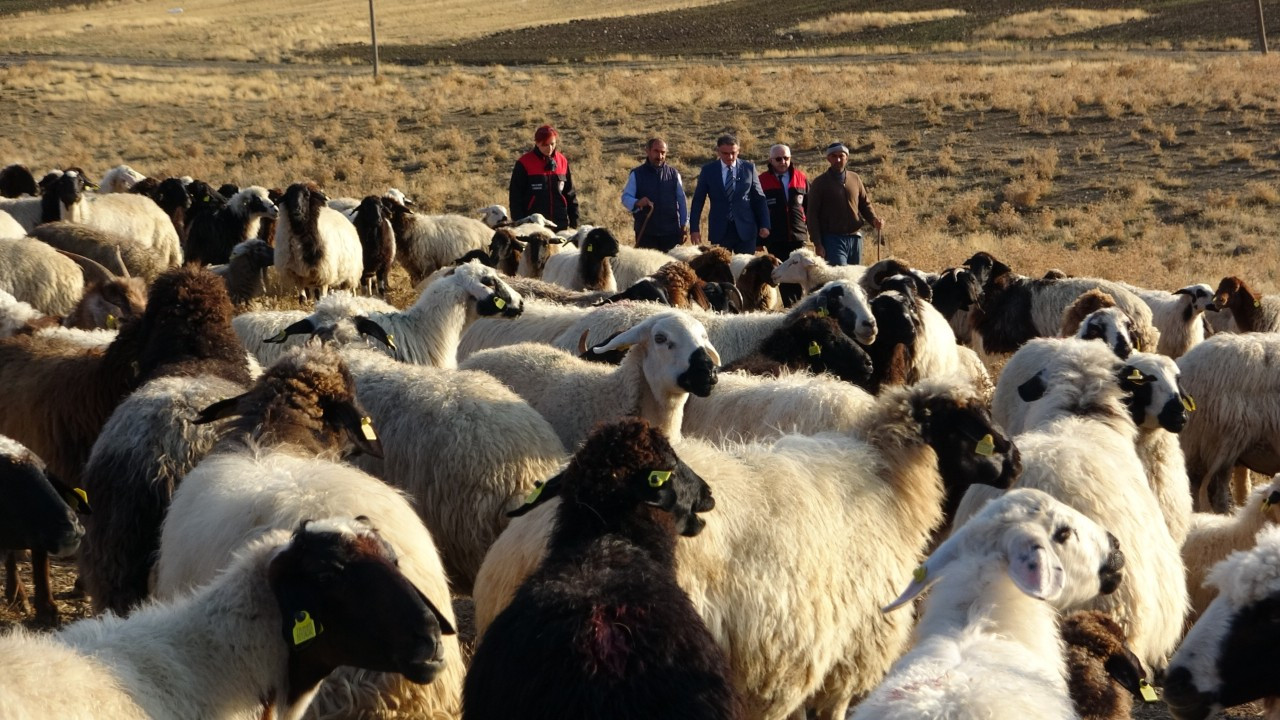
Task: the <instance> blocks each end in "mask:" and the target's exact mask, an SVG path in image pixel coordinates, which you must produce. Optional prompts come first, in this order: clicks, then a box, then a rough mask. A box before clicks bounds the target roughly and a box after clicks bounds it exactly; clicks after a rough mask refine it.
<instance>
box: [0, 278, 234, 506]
mask: <svg viewBox="0 0 1280 720" xmlns="http://www.w3.org/2000/svg"><path fill="white" fill-rule="evenodd" d="M230 317H231V307H230V303H229V302H228V300H227V295H226V290H225V289H224V288H223V285H222V281H221V280H219V279H218V278H217V277H216V276H214V275H212V274H211V273H208V272H202V271H198V270H194V269H181V268H179V269H175V270H170V271H168V272H167V273H165V274H163V275H161V276H160V277H159V278H158V279H157V280H156V282H155V283H154V284H153V285H152V287H151V302H150V303H149V304H148V305H147V310H146V313H145V314H143V316H142V317H141V318H140V319H138V320H135V321H133V322H131V323H128V324H126V325H125V326H124V327H122V328H121V329H120V333H119V336H118V337H117V338H116V339H115V340H114V341H113V342H111V344H110V345H108V346H106V347H101V346H99V347H92V348H86V347H83V346H78V345H75V344H70V343H59V342H54V341H51V340H46V339H45V338H44V337H43V334H38V335H35V336H18V337H13V338H8V339H6V340H3V341H0V386H2V387H4V388H5V391H6V397H7V401H6V402H5V403H3V405H0V434H4V435H8V436H9V437H12V438H13V439H15V440H17V441H18V442H21V443H22V444H23V445H26V446H27V447H28V448H31V450H32V452H34V453H36V454H37V455H39V456H40V457H41V458H43V459H44V460H45V462H46V463H48V466H49V468H50V470H51V471H52V472H53V473H54V474H55V475H57V476H58V477H60V478H62V479H63V480H64V481H66V482H69V483H73V484H74V483H76V482H78V480H79V477H80V472H81V468H82V467H83V466H84V462H85V460H86V459H87V458H88V457H89V451H90V449H91V446H92V445H93V441H94V439H95V438H97V437H98V433H99V431H100V430H101V429H102V426H103V423H105V422H106V421H107V418H108V417H109V416H110V415H111V413H112V411H113V410H114V409H115V407H116V405H117V404H119V403H120V401H121V400H122V399H123V398H124V397H125V396H126V395H128V394H129V393H130V392H132V391H133V390H135V389H137V388H138V387H140V386H141V385H142V384H143V383H145V382H147V381H148V380H150V379H152V378H154V377H156V376H158V375H160V374H173V375H180V374H194V373H197V372H199V369H200V367H201V366H202V365H203V364H204V363H206V362H210V361H217V362H233V363H234V362H237V361H238V362H241V363H244V362H245V355H244V350H243V349H242V348H241V347H240V344H239V343H238V342H237V341H236V339H235V336H234V335H233V334H231V329H230V326H229V323H230ZM241 379H242V381H243V382H246V383H247V382H248V380H249V376H248V367H247V363H246V364H245V370H244V375H243V377H242V378H241Z"/></svg>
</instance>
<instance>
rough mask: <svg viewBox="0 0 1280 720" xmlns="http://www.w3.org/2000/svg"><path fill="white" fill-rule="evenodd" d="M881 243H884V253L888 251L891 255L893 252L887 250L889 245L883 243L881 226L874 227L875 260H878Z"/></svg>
mask: <svg viewBox="0 0 1280 720" xmlns="http://www.w3.org/2000/svg"><path fill="white" fill-rule="evenodd" d="M881 245H884V251H885V252H886V253H889V255H890V256H892V255H893V253H890V252H889V246H888V245H885V244H884V230H883V229H881V228H876V262H880V246H881Z"/></svg>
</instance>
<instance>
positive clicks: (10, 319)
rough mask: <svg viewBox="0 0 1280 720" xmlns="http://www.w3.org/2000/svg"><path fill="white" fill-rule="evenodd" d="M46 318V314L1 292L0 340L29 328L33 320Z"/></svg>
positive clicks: (5, 292) (7, 293)
mask: <svg viewBox="0 0 1280 720" xmlns="http://www.w3.org/2000/svg"><path fill="white" fill-rule="evenodd" d="M42 317H45V313H44V312H42V311H40V310H37V309H35V308H34V307H31V306H30V305H28V304H27V303H24V302H22V301H21V300H19V299H18V298H16V297H14V296H13V295H12V294H10V293H9V292H8V291H6V290H0V338H7V337H9V336H10V335H13V334H14V333H16V332H18V331H19V330H21V329H23V328H25V327H27V325H28V323H30V322H32V321H33V320H39V319H40V318H42Z"/></svg>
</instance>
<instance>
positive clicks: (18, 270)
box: [0, 238, 84, 315]
mask: <svg viewBox="0 0 1280 720" xmlns="http://www.w3.org/2000/svg"><path fill="white" fill-rule="evenodd" d="M0 290H3V291H4V292H7V293H9V294H10V295H12V296H14V297H15V298H17V299H18V300H21V301H22V302H25V303H28V304H30V305H32V306H34V307H36V308H38V309H40V310H41V311H43V312H44V313H45V314H48V315H68V314H70V313H71V311H72V310H74V309H75V307H76V303H78V302H80V298H81V296H83V295H84V274H83V273H82V272H81V270H80V266H79V265H77V264H76V263H74V262H73V261H71V260H70V259H69V258H67V257H66V256H64V255H62V254H60V253H59V252H58V251H57V250H55V249H53V248H52V247H50V246H49V245H46V244H45V243H42V242H40V241H39V240H35V239H32V238H18V239H16V240H0Z"/></svg>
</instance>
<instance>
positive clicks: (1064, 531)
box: [1053, 525, 1073, 545]
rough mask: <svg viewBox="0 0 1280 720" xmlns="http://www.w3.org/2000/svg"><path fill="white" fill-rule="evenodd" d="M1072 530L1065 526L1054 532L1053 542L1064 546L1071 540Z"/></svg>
mask: <svg viewBox="0 0 1280 720" xmlns="http://www.w3.org/2000/svg"><path fill="white" fill-rule="evenodd" d="M1072 532H1073V531H1072V529H1071V528H1069V527H1067V526H1066V525H1063V526H1062V527H1060V528H1058V529H1057V530H1055V531H1054V532H1053V541H1054V542H1056V543H1058V544H1059V545H1062V544H1064V543H1066V542H1067V541H1068V540H1070V539H1071V535H1072Z"/></svg>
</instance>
